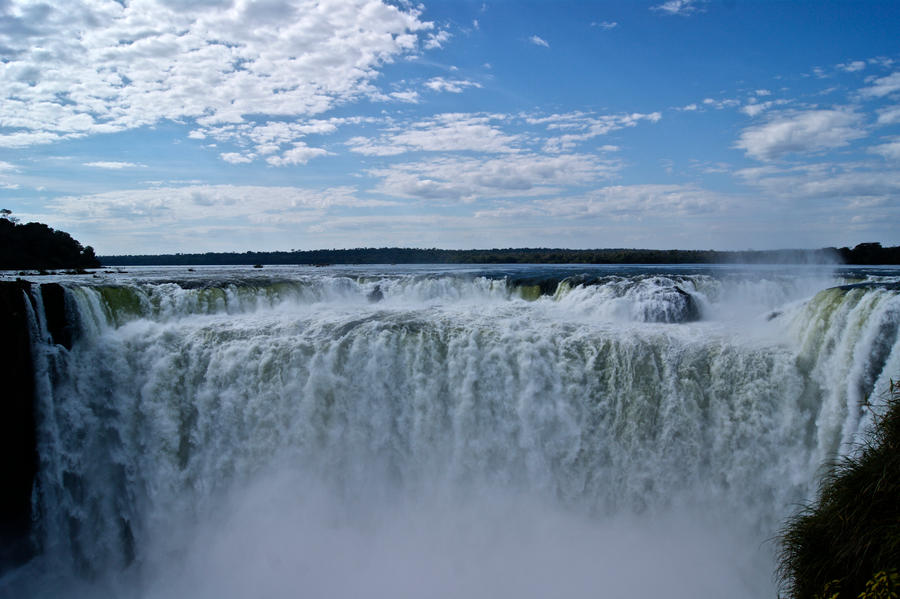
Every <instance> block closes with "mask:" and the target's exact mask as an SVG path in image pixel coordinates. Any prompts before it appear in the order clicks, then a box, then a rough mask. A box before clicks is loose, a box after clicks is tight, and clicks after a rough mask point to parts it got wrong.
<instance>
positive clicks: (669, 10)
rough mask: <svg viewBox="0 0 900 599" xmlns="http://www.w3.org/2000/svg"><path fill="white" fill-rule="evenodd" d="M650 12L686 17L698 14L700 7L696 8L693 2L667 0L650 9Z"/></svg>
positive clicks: (688, 0) (687, 0)
mask: <svg viewBox="0 0 900 599" xmlns="http://www.w3.org/2000/svg"><path fill="white" fill-rule="evenodd" d="M650 10H655V11H658V12H661V13H664V14H667V15H681V16H687V15H691V14H694V13H695V12H698V11H699V10H700V7H698V6H697V2H696V1H695V0H667V1H666V2H663V3H662V4H657V5H656V6H652V7H650Z"/></svg>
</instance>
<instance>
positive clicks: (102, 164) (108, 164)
mask: <svg viewBox="0 0 900 599" xmlns="http://www.w3.org/2000/svg"><path fill="white" fill-rule="evenodd" d="M83 164H84V166H92V167H94V168H105V169H108V170H120V169H123V168H141V167H143V166H144V165H143V164H135V163H134V162H113V161H102V160H101V161H98V162H85V163H83Z"/></svg>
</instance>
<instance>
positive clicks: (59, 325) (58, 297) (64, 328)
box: [41, 283, 73, 349]
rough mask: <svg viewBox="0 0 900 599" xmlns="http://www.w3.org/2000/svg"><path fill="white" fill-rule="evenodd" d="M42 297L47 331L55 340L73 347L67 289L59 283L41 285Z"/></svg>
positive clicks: (57, 342)
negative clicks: (67, 314)
mask: <svg viewBox="0 0 900 599" xmlns="http://www.w3.org/2000/svg"><path fill="white" fill-rule="evenodd" d="M41 298H42V299H43V302H44V314H45V315H46V318H47V331H48V332H49V333H50V336H51V337H53V342H54V343H56V344H58V345H62V346H63V347H65V348H66V349H72V332H73V331H72V326H71V323H69V319H68V318H67V317H66V291H65V289H63V286H62V285H60V284H59V283H44V284H43V285H41Z"/></svg>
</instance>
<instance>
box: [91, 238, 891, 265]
mask: <svg viewBox="0 0 900 599" xmlns="http://www.w3.org/2000/svg"><path fill="white" fill-rule="evenodd" d="M100 262H102V263H103V265H104V266H158V265H176V266H177V265H231V264H314V265H325V264H516V263H520V264H832V263H838V264H841V263H843V264H900V246H896V247H888V248H885V247H881V244H880V243H861V244H859V245H857V246H856V247H854V248H853V249H850V248H846V247H844V248H823V249H820V250H766V251H741V252H721V251H715V250H640V249H597V250H566V249H555V248H510V249H490V250H441V249H436V248H432V249H414V248H358V249H352V250H309V251H291V252H244V253H224V252H219V253H214V252H208V253H205V254H164V255H126V256H101V257H100Z"/></svg>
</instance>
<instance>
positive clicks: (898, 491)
mask: <svg viewBox="0 0 900 599" xmlns="http://www.w3.org/2000/svg"><path fill="white" fill-rule="evenodd" d="M885 401H886V404H887V405H886V409H885V410H884V413H883V415H882V416H880V417H878V418H877V419H876V421H875V426H874V428H873V430H872V432H871V433H870V435H869V437H868V438H867V439H866V441H865V442H864V443H863V445H862V447H861V448H860V451H859V452H858V453H857V454H856V455H855V456H852V457H846V458H843V459H842V460H840V461H839V462H838V463H837V464H836V465H835V466H834V467H833V468H832V469H831V471H830V472H829V474H828V475H826V476H825V477H824V479H823V481H822V483H821V486H820V488H819V493H818V498H817V500H816V501H815V502H814V503H813V504H811V505H809V506H806V507H805V508H804V509H803V510H802V511H801V512H800V513H799V514H797V515H796V516H794V517H793V518H791V519H790V520H789V521H788V522H787V524H786V525H785V528H784V529H783V530H782V533H781V554H780V560H779V569H778V576H779V578H780V580H781V587H782V590H783V591H784V592H785V593H786V596H787V597H790V598H791V599H882V598H884V599H887V598H897V597H900V574H898V571H900V381H898V382H894V381H891V383H890V388H889V390H888V393H887V395H886V398H885Z"/></svg>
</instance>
